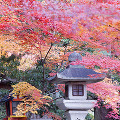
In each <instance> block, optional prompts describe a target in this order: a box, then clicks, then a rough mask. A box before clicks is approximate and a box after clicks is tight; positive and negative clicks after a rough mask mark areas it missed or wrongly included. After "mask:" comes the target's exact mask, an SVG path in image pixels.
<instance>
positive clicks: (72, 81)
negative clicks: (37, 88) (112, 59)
mask: <svg viewBox="0 0 120 120" xmlns="http://www.w3.org/2000/svg"><path fill="white" fill-rule="evenodd" d="M68 60H69V62H73V61H76V60H82V56H81V55H80V54H79V53H76V52H73V53H72V54H70V56H69V58H68ZM91 76H92V77H91ZM104 77H105V75H104V74H101V73H97V72H95V71H93V70H92V69H87V68H85V67H84V66H82V65H69V66H68V67H67V68H66V69H65V70H64V71H62V72H59V73H57V75H56V76H54V77H53V78H51V79H48V80H50V81H51V82H53V83H56V84H65V99H63V98H62V99H58V100H57V102H56V104H57V106H58V107H59V108H60V109H62V110H65V111H66V116H67V120H84V119H85V117H86V115H87V113H88V112H87V110H89V109H91V108H93V107H94V104H95V103H96V101H95V100H87V90H86V84H88V83H95V82H99V81H101V80H103V79H104Z"/></svg>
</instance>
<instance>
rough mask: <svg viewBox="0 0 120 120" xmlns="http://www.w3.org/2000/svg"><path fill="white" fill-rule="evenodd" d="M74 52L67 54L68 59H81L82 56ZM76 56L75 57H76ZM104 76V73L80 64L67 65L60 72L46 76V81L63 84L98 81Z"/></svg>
mask: <svg viewBox="0 0 120 120" xmlns="http://www.w3.org/2000/svg"><path fill="white" fill-rule="evenodd" d="M78 54H79V53H77V54H76V52H74V53H72V54H71V55H70V56H69V61H70V62H72V61H75V59H76V58H77V59H76V60H82V56H81V55H80V54H79V55H78ZM73 56H75V58H74V57H73ZM76 56H77V57H76ZM104 78H105V74H103V73H98V72H95V71H94V70H93V69H87V68H85V67H84V66H82V65H69V66H68V67H67V68H66V69H65V70H63V71H62V72H58V73H57V74H56V75H55V76H53V77H50V78H48V79H47V80H48V81H51V82H54V83H57V84H64V83H66V82H73V81H74V82H80V81H81V82H87V83H94V82H99V81H101V80H103V79H104Z"/></svg>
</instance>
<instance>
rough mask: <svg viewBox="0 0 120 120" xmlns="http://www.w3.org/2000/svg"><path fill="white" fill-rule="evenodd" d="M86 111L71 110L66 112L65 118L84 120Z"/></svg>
mask: <svg viewBox="0 0 120 120" xmlns="http://www.w3.org/2000/svg"><path fill="white" fill-rule="evenodd" d="M87 114H88V111H73V110H69V111H68V112H66V116H67V118H68V119H67V120H85V117H86V115H87Z"/></svg>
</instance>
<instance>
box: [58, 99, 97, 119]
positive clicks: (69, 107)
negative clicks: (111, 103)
mask: <svg viewBox="0 0 120 120" xmlns="http://www.w3.org/2000/svg"><path fill="white" fill-rule="evenodd" d="M96 102H97V101H96V100H66V99H63V98H62V99H59V100H57V101H56V104H57V106H58V107H59V108H60V109H62V110H66V116H67V118H68V120H84V119H85V116H86V115H87V113H88V111H87V110H89V109H91V108H93V107H94V105H95V103H96Z"/></svg>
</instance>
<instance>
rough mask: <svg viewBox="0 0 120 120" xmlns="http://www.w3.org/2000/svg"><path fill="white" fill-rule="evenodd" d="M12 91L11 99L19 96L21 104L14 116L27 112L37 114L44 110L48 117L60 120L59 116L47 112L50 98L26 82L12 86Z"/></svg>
mask: <svg viewBox="0 0 120 120" xmlns="http://www.w3.org/2000/svg"><path fill="white" fill-rule="evenodd" d="M12 87H13V91H12V92H11V93H10V95H12V96H13V97H17V96H19V98H21V101H22V103H20V104H19V105H18V106H17V111H16V112H15V113H14V114H15V115H16V116H21V115H24V114H25V113H27V112H31V113H34V114H38V112H37V110H38V109H40V108H42V109H45V110H46V111H47V112H46V113H47V115H48V116H49V117H55V119H58V120H59V119H60V117H59V116H57V115H54V113H51V112H49V111H48V110H47V107H46V106H45V105H47V106H49V102H50V100H51V99H52V98H51V97H50V96H47V95H42V91H41V90H39V89H37V88H35V87H34V86H32V85H31V84H29V83H27V82H19V83H18V84H16V85H12ZM46 113H44V114H46Z"/></svg>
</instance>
